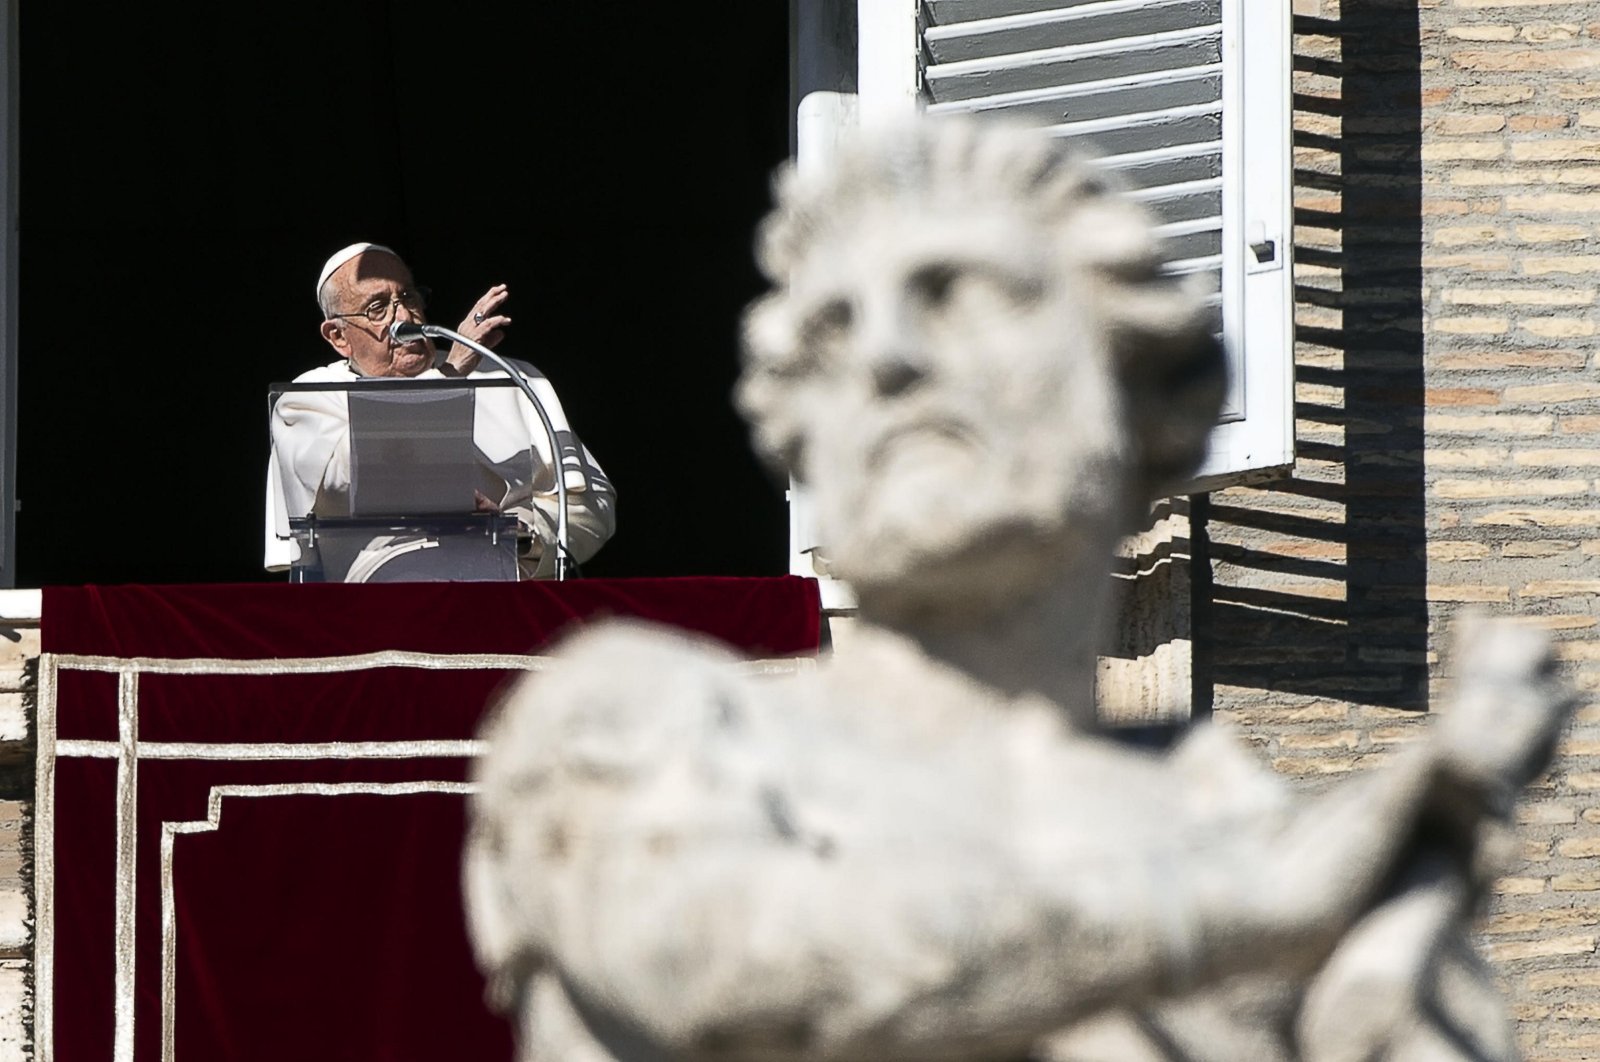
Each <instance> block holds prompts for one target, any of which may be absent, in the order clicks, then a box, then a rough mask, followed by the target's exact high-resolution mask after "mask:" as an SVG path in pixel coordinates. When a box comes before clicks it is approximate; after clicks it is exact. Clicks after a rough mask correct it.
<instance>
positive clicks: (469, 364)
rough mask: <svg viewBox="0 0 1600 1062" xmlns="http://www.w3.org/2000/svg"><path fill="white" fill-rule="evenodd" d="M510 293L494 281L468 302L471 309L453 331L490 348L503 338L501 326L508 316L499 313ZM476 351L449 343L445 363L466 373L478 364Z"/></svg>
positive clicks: (459, 371) (508, 319) (503, 327)
mask: <svg viewBox="0 0 1600 1062" xmlns="http://www.w3.org/2000/svg"><path fill="white" fill-rule="evenodd" d="M510 294H511V292H510V291H509V290H508V289H507V288H506V286H505V285H504V284H496V285H495V286H494V287H492V288H490V289H489V290H488V291H486V292H484V293H483V294H482V295H481V296H480V297H479V298H478V301H477V302H475V303H473V304H472V310H471V311H470V312H469V313H468V314H467V316H465V317H463V318H462V319H461V323H460V324H459V325H457V326H456V331H457V332H460V333H461V334H462V335H464V336H466V337H467V338H468V339H471V340H473V341H475V342H478V343H482V344H483V345H484V346H486V347H488V348H489V349H490V350H493V349H494V348H495V347H496V346H498V345H499V343H500V341H501V340H502V339H504V338H505V331H504V330H505V327H506V326H507V325H509V324H510V323H511V318H509V317H507V316H505V315H504V314H503V313H501V312H500V309H501V307H502V306H503V305H504V303H505V301H506V299H507V298H508V297H509V296H510ZM479 360H480V359H479V357H478V354H477V353H476V352H475V351H473V350H472V349H470V348H469V347H465V346H463V345H461V344H460V343H452V344H451V345H450V353H449V354H448V355H447V356H446V357H445V361H446V363H448V364H449V366H450V367H451V368H452V369H454V370H455V372H457V373H469V372H471V371H472V370H473V369H476V368H477V367H478V362H479Z"/></svg>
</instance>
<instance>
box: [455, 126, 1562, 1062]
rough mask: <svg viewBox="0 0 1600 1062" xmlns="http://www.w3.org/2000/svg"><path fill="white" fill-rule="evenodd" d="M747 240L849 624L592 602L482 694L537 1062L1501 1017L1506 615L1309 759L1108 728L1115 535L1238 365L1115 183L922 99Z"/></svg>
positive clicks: (1220, 1051) (1391, 1042)
mask: <svg viewBox="0 0 1600 1062" xmlns="http://www.w3.org/2000/svg"><path fill="white" fill-rule="evenodd" d="M760 256H761V262H762V266H763V268H764V270H765V272H766V274H767V276H768V277H769V278H771V280H772V283H773V285H774V288H773V291H772V292H771V293H770V294H769V295H767V296H766V297H765V298H763V299H762V300H760V301H759V302H757V303H756V304H755V305H754V306H752V307H751V309H750V311H749V313H748V317H747V320H746V331H745V336H746V366H745V375H744V377H743V380H742V381H741V384H740V387H739V392H738V400H739V404H740V407H741V408H742V410H743V412H744V413H745V415H746V416H747V417H748V418H749V419H750V422H751V424H752V425H753V426H754V432H755V438H756V441H757V445H758V447H759V449H760V450H761V451H762V453H763V454H765V455H766V456H767V457H769V458H770V459H771V460H772V461H773V463H774V464H775V465H776V466H778V467H779V468H782V469H786V470H793V472H794V473H795V474H796V475H797V476H798V477H799V478H800V479H801V480H803V481H804V482H805V483H806V484H808V485H809V487H810V488H811V490H812V492H813V496H814V500H815V504H816V506H817V512H818V520H819V524H820V531H821V537H822V540H823V541H825V542H827V543H828V544H829V546H830V560H831V562H832V565H833V570H834V571H835V572H836V573H837V574H839V575H840V576H842V577H843V578H845V579H847V580H849V581H850V583H851V584H852V585H853V586H854V588H855V590H856V593H857V596H858V598H859V601H860V617H861V618H860V628H861V629H860V631H859V633H857V634H856V635H855V637H854V638H853V639H852V641H851V643H850V647H849V648H850V651H849V652H847V653H841V654H839V655H838V656H837V657H835V658H833V659H829V660H826V661H824V662H823V663H822V664H821V665H819V666H818V667H817V668H816V669H815V670H814V671H810V672H805V673H802V674H801V675H799V676H798V677H794V678H789V679H784V680H781V681H780V680H773V679H762V678H758V677H752V676H751V675H750V674H749V673H748V672H746V671H742V670H740V669H738V668H737V667H734V666H732V664H733V660H732V657H731V655H730V654H728V653H727V652H725V651H724V650H722V649H720V648H718V647H716V646H713V645H709V644H705V643H702V642H697V641H694V640H692V639H690V638H688V637H685V636H683V635H680V634H676V633H672V632H669V631H666V630H660V629H653V628H648V627H644V626H641V625H634V624H623V623H617V624H613V625H609V626H602V627H598V628H592V629H590V630H589V631H587V632H585V633H583V634H581V635H578V636H577V637H574V638H572V639H571V640H570V641H569V642H568V643H567V644H566V645H565V647H564V648H563V650H562V651H561V653H560V656H559V659H558V661H556V662H555V663H553V664H552V666H551V667H550V669H549V670H548V671H546V672H544V673H542V674H539V675H537V676H534V677H533V678H531V679H530V680H528V681H526V682H525V683H524V684H522V685H521V686H519V687H518V688H516V689H515V690H514V691H513V692H512V693H511V694H510V696H509V697H508V699H507V701H506V703H505V704H504V705H503V706H502V708H501V710H500V711H499V713H498V715H497V716H496V717H495V718H494V719H493V720H492V722H491V723H490V724H489V726H488V729H487V734H486V736H487V737H488V739H489V741H490V745H491V749H490V751H489V753H488V754H487V755H486V757H485V758H484V759H483V761H482V762H481V764H480V767H479V781H480V783H481V793H480V795H479V796H478V797H477V798H476V800H475V803H474V807H473V812H472V814H473V820H472V826H471V837H470V840H469V851H468V855H467V866H466V883H467V892H468V897H469V908H470V910H469V918H470V921H471V925H472V931H473V934H474V939H475V944H476V947H477V949H478V953H479V959H480V962H481V964H482V965H483V967H484V969H485V970H486V971H487V973H488V974H489V975H490V978H491V985H492V989H493V993H494V995H495V998H496V1000H497V1002H498V1003H499V1004H500V1005H501V1006H502V1007H504V1008H505V1009H506V1010H507V1011H508V1012H509V1013H511V1014H513V1015H514V1017H515V1021H516V1022H517V1029H518V1035H519V1038H520V1045H521V1047H520V1050H521V1057H522V1058H523V1059H524V1060H525V1062H533V1060H539V1062H620V1060H627V1062H633V1060H647V1059H692V1060H711V1059H718V1060H722V1059H727V1060H731V1059H741V1060H746V1059H747V1060H761V1062H768V1060H771V1062H777V1060H797V1062H798V1060H829V1062H834V1060H838V1062H843V1060H852V1062H896V1060H904V1062H937V1060H992V1062H1022V1060H1025V1059H1031V1060H1056V1059H1069V1058H1070V1059H1079V1058H1107V1059H1109V1058H1116V1059H1130V1060H1132V1059H1168V1060H1171V1059H1183V1060H1202V1059H1203V1060H1212V1059H1215V1060H1219V1062H1220V1060H1224V1059H1226V1060H1229V1062H1235V1060H1239V1059H1258V1060H1273V1059H1284V1060H1289V1059H1305V1060H1313V1062H1344V1060H1351V1062H1355V1060H1362V1059H1373V1058H1384V1059H1408V1060H1416V1059H1424V1058H1426V1059H1445V1058H1450V1059H1455V1058H1461V1059H1468V1058H1471V1059H1502V1058H1509V1057H1512V1056H1513V1055H1514V1046H1513V1044H1512V1041H1511V1038H1510V1036H1509V1034H1508V1030H1507V1023H1506V1021H1505V1019H1504V1011H1503V1007H1502V1006H1501V1005H1500V1003H1499V1001H1498V999H1497V998H1496V996H1495V993H1494V991H1493V989H1492V984H1491V981H1490V978H1489V976H1488V974H1487V972H1486V970H1485V968H1484V966H1483V965H1482V963H1481V962H1480V961H1479V960H1478V958H1477V957H1476V956H1475V955H1474V954H1473V952H1472V950H1471V948H1470V946H1469V943H1468V939H1469V938H1468V925H1469V920H1470V918H1471V916H1472V914H1473V911H1474V908H1475V905H1476V902H1477V900H1478V899H1479V897H1480V896H1481V894H1482V893H1483V892H1484V890H1485V888H1486V885H1487V882H1488V881H1489V879H1490V878H1491V877H1492V876H1493V875H1495V874H1496V873H1497V872H1499V870H1500V869H1501V867H1502V864H1503V861H1504V859H1505V857H1506V837H1507V834H1506V829H1505V823H1506V822H1507V816H1508V814H1509V810H1510V805H1511V801H1512V799H1513V797H1514V795H1515V793H1516V791H1517V789H1518V788H1519V787H1520V786H1522V785H1523V784H1525V783H1526V782H1528V781H1529V780H1530V779H1531V778H1533V777H1534V775H1535V774H1536V773H1537V772H1538V771H1540V770H1541V769H1542V767H1543V766H1544V764H1545V763H1546V762H1547V760H1548V757H1549V755H1550V751H1551V748H1552V746H1553V743H1554V741H1555V738H1556V734H1557V732H1558V730H1559V728H1560V726H1561V723H1562V721H1563V719H1564V716H1565V712H1566V708H1567V704H1568V701H1567V697H1566V694H1565V692H1564V690H1563V688H1562V687H1561V685H1560V683H1559V682H1558V680H1557V679H1556V677H1555V674H1554V671H1553V665H1552V663H1551V660H1550V658H1549V655H1548V650H1547V648H1546V646H1545V644H1544V642H1543V641H1542V640H1541V639H1540V638H1539V637H1538V636H1537V635H1534V634H1531V633H1530V632H1528V631H1526V630H1524V629H1522V628H1520V627H1507V626H1493V625H1489V624H1485V625H1482V626H1481V627H1479V628H1478V629H1477V630H1475V631H1474V632H1472V633H1470V634H1469V635H1467V637H1468V639H1469V640H1470V646H1469V647H1468V648H1466V649H1465V650H1463V651H1461V652H1460V653H1459V662H1460V663H1459V666H1458V668H1457V670H1458V673H1459V680H1458V687H1459V688H1458V690H1457V692H1456V694H1455V696H1454V698H1453V699H1452V701H1451V703H1450V704H1449V705H1448V706H1447V707H1446V709H1445V710H1443V711H1441V712H1440V713H1439V715H1438V719H1437V720H1436V723H1435V725H1434V727H1433V729H1432V730H1431V732H1430V735H1429V740H1427V741H1425V742H1419V743H1418V744H1417V745H1416V746H1413V747H1411V748H1409V749H1408V750H1407V751H1406V752H1405V753H1403V754H1402V755H1400V756H1398V757H1397V758H1396V760H1395V762H1393V763H1392V764H1391V765H1390V766H1388V767H1387V768H1385V769H1383V770H1381V771H1374V772H1371V773H1370V774H1368V775H1365V776H1362V777H1358V778H1355V779H1352V780H1351V781H1350V782H1348V783H1347V784H1346V785H1344V786H1343V787H1342V788H1340V789H1337V790H1333V791H1330V792H1328V793H1326V794H1325V795H1321V796H1318V797H1315V798H1307V797H1302V796H1295V795H1293V794H1291V793H1290V792H1288V791H1287V790H1286V789H1285V788H1284V787H1283V786H1281V785H1280V784H1279V783H1278V782H1277V780H1276V779H1275V778H1274V777H1273V776H1271V775H1270V773H1268V772H1265V771H1264V770H1262V769H1260V768H1258V767H1256V766H1255V765H1254V763H1253V762H1252V760H1251V759H1250V758H1249V757H1248V756H1247V755H1246V754H1245V753H1243V752H1242V751H1240V750H1239V749H1238V748H1236V747H1235V746H1234V745H1233V744H1232V743H1231V741H1230V740H1229V739H1228V738H1227V736H1226V735H1224V734H1222V733H1221V732H1218V731H1215V730H1212V729H1211V728H1207V727H1201V728H1198V729H1196V730H1195V731H1194V732H1193V733H1192V734H1191V735H1190V736H1189V737H1187V738H1186V739H1185V740H1183V741H1182V742H1181V743H1180V744H1179V745H1178V746H1177V747H1176V748H1174V749H1173V750H1172V751H1169V752H1163V753H1152V752H1146V751H1140V750H1135V749H1131V748H1128V747H1125V746H1123V745H1121V744H1118V743H1117V742H1116V741H1114V740H1112V739H1111V738H1109V737H1108V736H1106V735H1103V734H1100V733H1097V730H1096V723H1095V719H1094V712H1093V690H1092V683H1093V676H1094V666H1095V651H1096V648H1097V646H1099V645H1100V644H1101V629H1100V621H1101V618H1102V617H1103V615H1104V612H1105V610H1104V607H1103V601H1102V596H1103V594H1104V592H1105V590H1106V588H1107V586H1108V579H1107V578H1106V572H1107V570H1108V567H1107V565H1108V558H1109V556H1110V554H1111V551H1112V549H1113V546H1114V544H1115V542H1116V541H1117V539H1118V537H1119V535H1121V534H1122V533H1124V531H1125V530H1127V529H1128V528H1130V527H1132V526H1133V524H1134V522H1135V521H1136V520H1137V519H1138V518H1139V517H1140V516H1141V515H1142V514H1143V513H1144V511H1145V510H1146V507H1147V505H1148V503H1149V502H1150V501H1151V500H1152V499H1153V498H1155V497H1158V496H1160V494H1161V493H1162V492H1163V491H1166V490H1170V489H1171V488H1173V487H1174V486H1176V485H1178V484H1180V483H1181V482H1182V480H1183V477H1184V476H1186V475H1187V474H1189V473H1190V472H1191V471H1192V470H1193V469H1194V468H1195V466H1196V465H1197V463H1198V462H1199V460H1200V458H1201V457H1202V454H1203V450H1204V446H1205V440H1206V436H1207V432H1208V430H1209V428H1210V427H1211V424H1212V423H1213V420H1214V418H1215V416H1216V414H1217V410H1218V405H1219V402H1220V400H1221V396H1222V393H1223V382H1224V381H1223V363H1222V357H1221V352H1220V351H1219V349H1218V346H1217V344H1216V342H1215V341H1214V339H1213V337H1212V332H1211V330H1212V318H1211V316H1210V315H1209V314H1208V313H1207V311H1206V310H1205V308H1204V305H1203V302H1202V301H1201V300H1200V299H1199V298H1198V297H1197V296H1196V294H1195V293H1194V292H1193V291H1191V290H1190V289H1189V287H1188V286H1187V285H1186V284H1185V283H1183V282H1182V281H1180V280H1178V279H1174V278H1171V277H1168V276H1166V275H1164V274H1163V273H1162V271H1161V269H1160V257H1159V248H1158V246H1157V244H1156V242H1155V240H1154V238H1153V237H1152V235H1151V230H1150V227H1149V224H1148V222H1147V221H1146V219H1145V218H1144V217H1143V216H1142V214H1141V213H1140V211H1139V210H1138V208H1136V207H1135V206H1133V205H1131V204H1130V203H1129V202H1128V201H1126V200H1125V199H1122V198H1119V197H1118V196H1117V195H1115V194H1114V193H1113V192H1112V190H1110V189H1108V188H1107V186H1106V185H1105V183H1104V182H1103V180H1102V178H1101V177H1100V176H1098V175H1097V174H1096V173H1095V172H1094V171H1093V170H1091V169H1089V168H1086V167H1085V166H1083V165H1082V164H1081V163H1079V162H1077V161H1075V160H1074V159H1073V158H1071V157H1070V156H1069V155H1068V154H1067V153H1066V152H1065V151H1064V150H1063V148H1062V147H1061V146H1060V145H1058V144H1056V143H1054V142H1052V141H1050V140H1048V139H1045V138H1042V137H1040V136H1039V135H1037V134H1034V133H1030V132H1022V131H1017V130H1013V129H1011V128H1008V127H1004V126H994V125H981V126H980V125H967V124H959V123H938V124H933V123H930V124H926V125H921V126H917V127H913V128H909V129H907V130H905V131H904V132H903V133H902V134H900V135H898V136H896V137H886V138H883V139H882V140H881V141H880V142H878V143H876V144H874V145H872V146H871V148H870V149H862V150H859V151H858V152H857V153H854V154H847V156H846V157H845V158H843V159H842V160H841V162H840V164H839V165H838V166H837V167H836V168H834V169H833V170H832V171H831V172H829V173H827V174H818V175H807V176H804V177H802V176H800V175H798V174H796V173H793V172H790V173H788V174H787V175H786V176H785V177H784V178H783V180H782V182H781V186H780V189H779V204H778V207H777V209H776V211H775V212H774V214H773V215H772V216H771V218H769V220H768V221H767V223H766V225H765V227H764V228H763V230H762V232H761V236H760ZM1091 1028H1092V1029H1093V1030H1094V1031H1095V1032H1096V1034H1097V1035H1096V1036H1095V1037H1089V1038H1087V1039H1085V1038H1083V1037H1076V1036H1074V1035H1073V1033H1074V1030H1083V1029H1091ZM1096 1045H1098V1046H1096ZM1097 1051H1098V1052H1099V1053H1098V1054H1096V1053H1095V1052H1097Z"/></svg>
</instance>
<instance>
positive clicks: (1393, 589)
mask: <svg viewBox="0 0 1600 1062" xmlns="http://www.w3.org/2000/svg"><path fill="white" fill-rule="evenodd" d="M1295 13H1296V22H1295V28H1296V38H1295V42H1296V63H1295V71H1296V72H1295V94H1296V97H1295V104H1296V108H1295V123H1294V124H1295V144H1296V149H1295V166H1296V177H1295V183H1296V195H1295V202H1296V221H1297V231H1296V255H1297V301H1298V305H1297V307H1296V325H1297V339H1298V342H1297V347H1296V361H1297V379H1298V385H1297V391H1296V400H1297V436H1298V438H1297V452H1298V455H1299V456H1298V460H1297V462H1296V468H1295V472H1294V475H1293V477H1292V478H1290V479H1288V480H1285V481H1281V482H1278V483H1275V484H1272V485H1269V486H1266V487H1262V488H1259V489H1235V490H1230V491H1225V492H1220V493H1218V494H1215V495H1213V496H1212V497H1211V498H1210V500H1209V501H1208V502H1200V503H1198V504H1197V505H1196V507H1195V508H1196V511H1195V516H1196V523H1197V526H1198V527H1203V529H1204V535H1203V536H1197V537H1201V538H1203V539H1204V540H1205V544H1204V545H1201V546H1197V550H1200V551H1202V552H1203V551H1205V550H1209V554H1210V556H1211V558H1212V564H1211V567H1210V572H1209V575H1210V578H1211V585H1210V587H1209V588H1207V587H1205V586H1204V585H1203V582H1204V576H1205V573H1201V575H1200V576H1198V577H1197V583H1200V584H1201V585H1200V589H1201V594H1200V598H1199V600H1198V601H1197V605H1196V612H1195V627H1196V632H1197V637H1198V638H1199V641H1198V643H1197V646H1196V659H1197V661H1200V663H1199V664H1198V665H1197V666H1198V667H1199V668H1200V670H1201V673H1202V676H1203V677H1204V678H1207V679H1209V680H1210V683H1211V684H1210V686H1209V688H1210V690H1211V691H1212V704H1211V708H1212V710H1213V712H1214V714H1215V717H1216V718H1217V719H1218V720H1219V721H1221V722H1223V723H1225V724H1226V725H1229V726H1232V727H1235V728H1237V729H1238V730H1239V731H1240V732H1241V734H1242V736H1244V737H1245V738H1246V739H1247V740H1248V741H1250V742H1252V743H1253V744H1254V745H1256V746H1257V747H1258V748H1259V749H1260V750H1261V752H1262V753H1263V755H1264V756H1266V757H1267V758H1268V759H1269V760H1270V762H1271V763H1272V764H1273V766H1274V767H1275V768H1276V769H1277V770H1279V771H1280V772H1282V773H1284V774H1286V775H1289V776H1291V777H1294V778H1296V779H1298V780H1300V784H1303V785H1305V786H1307V787H1316V786H1319V785H1322V784H1325V783H1326V781H1328V780H1329V779H1333V778H1338V777H1340V776H1346V775H1349V774H1350V773H1351V772H1354V771H1359V770H1362V769H1364V768H1366V767H1368V766H1372V765H1374V764H1378V763H1381V762H1383V761H1384V760H1385V759H1387V758H1389V757H1390V756H1392V755H1393V754H1394V752H1395V750H1397V749H1398V748H1399V747H1400V746H1402V745H1403V744H1404V743H1405V742H1407V741H1409V740H1412V739H1414V738H1415V737H1416V736H1417V735H1418V734H1419V733H1420V731H1421V728H1422V727H1424V726H1426V725H1427V718H1426V710H1427V706H1428V704H1429V702H1430V698H1431V697H1432V696H1435V695H1438V694H1440V693H1442V692H1443V689H1444V688H1445V687H1446V686H1447V684H1448V679H1449V672H1450V658H1449V653H1448V645H1449V635H1450V629H1451V627H1452V624H1453V622H1454V620H1455V619H1456V617H1457V616H1458V615H1459V614H1460V612H1461V611H1462V610H1464V609H1467V608H1471V607H1477V608H1481V609H1484V610H1487V611H1490V612H1496V613H1505V614H1514V615H1517V616H1519V617H1521V619H1522V621H1523V622H1527V623H1531V624H1534V625H1537V626H1540V627H1543V628H1545V629H1547V630H1549V631H1550V632H1551V634H1552V635H1553V636H1554V637H1555V638H1557V639H1558V640H1559V642H1560V647H1561V655H1562V657H1563V659H1564V660H1565V661H1566V665H1567V667H1568V668H1569V670H1570V672H1571V674H1572V677H1573V679H1574V681H1575V682H1576V683H1577V685H1578V686H1579V687H1580V689H1581V690H1582V691H1583V692H1584V696H1585V698H1586V699H1587V703H1585V705H1584V706H1583V707H1582V708H1581V709H1580V711H1579V714H1578V718H1577V722H1576V724H1575V726H1574V728H1573V730H1572V731H1571V733H1570V734H1569V736H1568V737H1567V739H1566V741H1565V743H1564V745H1563V747H1562V750H1561V755H1560V758H1559V761H1558V763H1557V764H1556V766H1555V768H1554V770H1552V771H1551V773H1550V774H1549V776H1548V777H1547V778H1545V779H1543V780H1542V781H1541V782H1540V784H1539V785H1538V786H1537V787H1536V788H1535V789H1534V791H1533V792H1532V793H1531V794H1530V797H1529V799H1528V800H1527V801H1526V802H1525V803H1524V805H1523V806H1522V808H1521V809H1520V812H1519V817H1520V819H1521V821H1522V823H1523V836H1524V837H1525V838H1526V842H1525V845H1524V851H1523V863H1522V865H1521V866H1520V867H1519V868H1518V869H1517V870H1515V871H1514V872H1513V873H1512V874H1511V875H1509V876H1508V877H1506V878H1505V879H1504V880H1502V881H1501V882H1500V883H1499V884H1498V886H1497V889H1496V895H1495V897H1494V899H1493V902H1492V905H1491V908H1490V910H1489V912H1488V915H1487V919H1486V921H1485V924H1484V942H1485V944H1486V947H1487V950H1488V953H1489V955H1490V956H1491V958H1492V960H1493V962H1494V963H1495V965H1496V967H1497V969H1498V970H1499V972H1500V973H1501V974H1502V975H1503V978H1504V981H1505V984H1506V987H1507V991H1508V992H1509V993H1510V995H1511V997H1512V999H1513V1002H1514V1005H1515V1007H1516V1012H1517V1015H1518V1017H1519V1019H1520V1023H1519V1024H1520V1032H1521V1037H1522V1041H1523V1047H1524V1051H1525V1052H1526V1053H1527V1055H1528V1056H1529V1058H1530V1059H1534V1060H1541V1059H1544V1060H1555V1059H1563V1060H1574V1059H1587V1058H1600V957H1597V954H1596V945H1597V940H1600V626H1597V621H1596V617H1597V614H1600V500H1597V497H1596V496H1597V490H1596V488H1597V486H1600V377H1597V376H1596V373H1595V371H1594V369H1595V365H1594V353H1593V350H1594V346H1595V344H1594V341H1593V338H1592V337H1593V336H1594V334H1595V332H1596V323H1597V320H1600V317H1597V315H1596V312H1595V306H1596V287H1597V285H1600V253H1597V252H1595V251H1594V250H1593V248H1592V246H1591V241H1593V240H1594V238H1595V236H1596V232H1597V230H1600V22H1597V21H1595V15H1594V13H1593V8H1592V7H1590V6H1589V5H1584V4H1577V3H1566V2H1554V0H1421V2H1420V3H1418V2H1417V0H1412V2H1410V3H1399V2H1393V0H1343V2H1342V3H1341V2H1340V0H1295ZM1430 683H1432V686H1433V688H1431V689H1430ZM1203 707H1204V706H1202V708H1203Z"/></svg>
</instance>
